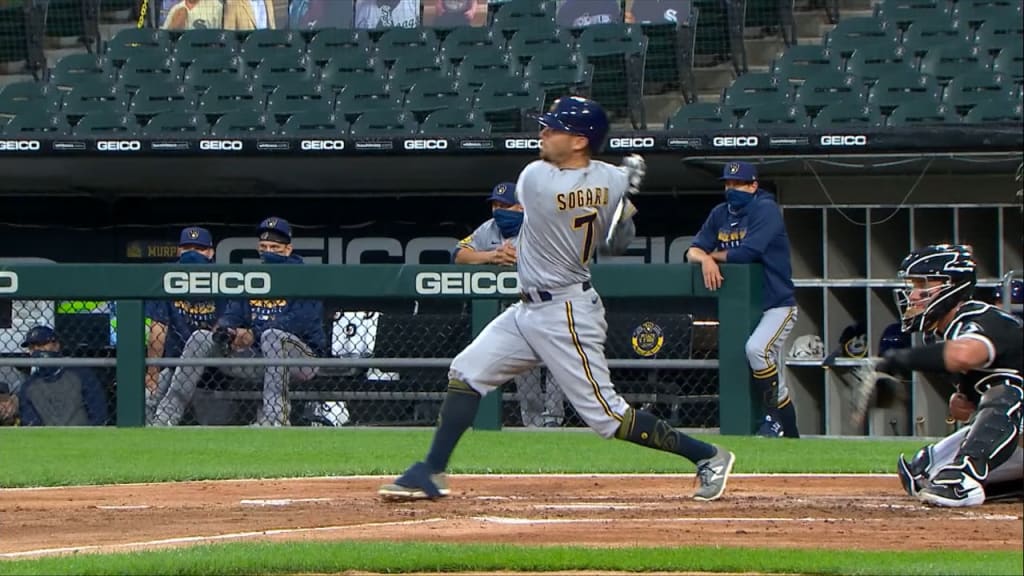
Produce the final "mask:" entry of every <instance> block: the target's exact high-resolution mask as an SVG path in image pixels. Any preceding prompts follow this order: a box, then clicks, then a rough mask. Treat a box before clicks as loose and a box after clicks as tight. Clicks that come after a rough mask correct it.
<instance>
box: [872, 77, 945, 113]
mask: <svg viewBox="0 0 1024 576" xmlns="http://www.w3.org/2000/svg"><path fill="white" fill-rule="evenodd" d="M941 90H942V89H941V87H940V86H939V83H938V82H937V81H936V80H935V78H933V77H931V76H925V75H921V74H917V75H913V76H905V75H901V76H886V77H884V78H879V79H878V82H876V83H875V85H874V86H872V87H871V90H870V91H869V92H868V104H871V105H873V106H878V107H879V108H881V109H882V112H883V113H888V112H889V111H890V110H892V109H893V108H895V107H897V106H900V105H902V104H907V103H913V102H921V103H924V104H935V105H937V104H938V103H939V94H940V93H941Z"/></svg>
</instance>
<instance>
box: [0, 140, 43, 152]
mask: <svg viewBox="0 0 1024 576" xmlns="http://www.w3.org/2000/svg"><path fill="white" fill-rule="evenodd" d="M40 148H42V145H41V144H40V143H39V140H0V150H2V151H4V152H37V151H38V150H39V149H40Z"/></svg>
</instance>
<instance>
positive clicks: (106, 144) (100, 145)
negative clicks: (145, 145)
mask: <svg viewBox="0 0 1024 576" xmlns="http://www.w3.org/2000/svg"><path fill="white" fill-rule="evenodd" d="M96 149H97V150H99V151H101V152H135V151H138V150H142V142H139V141H138V140H100V141H99V142H97V143H96Z"/></svg>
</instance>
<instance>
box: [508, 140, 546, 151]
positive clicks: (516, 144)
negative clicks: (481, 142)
mask: <svg viewBox="0 0 1024 576" xmlns="http://www.w3.org/2000/svg"><path fill="white" fill-rule="evenodd" d="M505 148H508V149H509V150H540V139H539V138H508V139H506V140H505Z"/></svg>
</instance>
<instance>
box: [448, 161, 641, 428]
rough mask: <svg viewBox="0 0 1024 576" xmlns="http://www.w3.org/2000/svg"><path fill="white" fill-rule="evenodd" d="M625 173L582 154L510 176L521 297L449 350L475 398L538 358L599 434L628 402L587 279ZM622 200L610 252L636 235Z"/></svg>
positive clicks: (614, 424)
mask: <svg viewBox="0 0 1024 576" xmlns="http://www.w3.org/2000/svg"><path fill="white" fill-rule="evenodd" d="M628 187H629V180H628V177H627V175H626V173H625V172H624V171H623V170H621V169H620V168H618V167H616V166H613V165H611V164H607V163H605V162H601V161H597V160H591V161H590V164H589V166H587V167H586V168H578V169H564V170H562V169H559V168H557V167H555V166H554V165H553V164H550V163H548V162H545V161H542V160H537V161H535V162H532V163H531V164H530V165H529V166H527V167H526V168H525V169H524V170H523V172H522V173H521V174H520V175H519V181H518V183H517V184H516V194H517V196H518V199H519V202H520V204H522V205H523V211H524V213H525V217H524V220H523V226H522V229H521V230H520V232H519V248H518V274H519V285H520V290H521V292H522V301H521V302H517V303H515V304H513V305H512V306H510V307H508V308H506V309H505V311H504V312H502V313H501V314H500V315H499V316H498V317H496V318H495V319H494V320H492V321H491V323H490V324H488V325H487V327H486V328H484V330H483V332H481V333H480V334H479V335H478V336H477V337H476V338H475V339H474V340H473V342H472V343H471V344H470V345H469V346H468V347H467V348H466V349H465V350H463V351H462V353H460V354H459V355H458V356H456V357H455V359H454V361H453V362H452V365H451V371H450V373H449V378H452V379H458V380H461V381H463V382H465V383H466V384H468V385H469V386H471V387H472V388H473V389H474V390H476V391H477V392H479V393H480V394H481V395H486V394H487V393H488V392H490V391H491V390H494V389H495V388H497V387H498V386H501V385H502V384H504V383H505V382H508V381H509V380H510V379H512V378H514V377H515V376H517V375H519V374H522V373H524V372H526V371H528V370H530V369H532V368H534V367H535V366H537V365H539V364H540V363H543V364H545V365H546V366H547V368H548V370H549V371H550V372H551V375H552V376H553V377H554V380H555V381H557V382H558V384H559V386H560V387H561V388H562V391H563V392H564V393H565V396H566V398H567V399H568V400H569V402H571V403H572V405H573V407H574V408H575V409H576V412H577V413H578V414H579V415H580V417H581V418H582V419H583V420H584V421H585V422H586V423H587V425H589V426H590V427H591V428H592V429H593V430H594V431H596V432H597V433H598V434H600V435H601V436H603V437H605V438H611V437H612V436H614V435H615V432H616V430H617V429H618V428H619V424H620V422H621V421H622V417H623V414H625V413H626V410H627V409H628V408H629V406H628V405H627V404H626V401H625V400H624V399H623V398H622V397H621V396H619V394H618V393H617V392H616V391H615V388H614V387H613V385H612V382H611V379H610V377H609V373H608V362H607V360H606V359H605V356H604V343H605V338H606V332H607V329H608V324H607V322H606V321H605V312H604V303H603V302H602V301H601V297H600V296H599V295H598V294H597V292H596V291H595V290H594V289H593V287H592V286H591V284H590V262H591V260H592V258H593V256H594V253H595V251H596V250H597V249H598V248H599V247H601V248H604V246H603V245H604V239H605V238H606V237H607V232H608V227H609V226H610V224H611V222H612V220H613V218H614V213H615V209H616V206H617V205H618V203H619V200H620V199H621V198H622V197H623V196H624V195H625V194H626V193H627V189H628ZM635 213H636V210H635V208H633V207H632V204H628V205H627V210H626V211H624V214H623V218H622V220H621V221H620V223H619V230H617V231H616V233H615V235H614V238H615V246H612V247H608V248H609V249H611V250H612V251H618V250H621V248H622V247H623V246H626V245H628V243H629V241H630V240H632V238H633V236H634V235H635V233H636V230H635V227H634V225H633V221H632V216H633V215H634V214H635Z"/></svg>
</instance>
